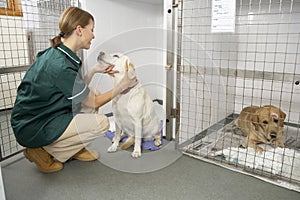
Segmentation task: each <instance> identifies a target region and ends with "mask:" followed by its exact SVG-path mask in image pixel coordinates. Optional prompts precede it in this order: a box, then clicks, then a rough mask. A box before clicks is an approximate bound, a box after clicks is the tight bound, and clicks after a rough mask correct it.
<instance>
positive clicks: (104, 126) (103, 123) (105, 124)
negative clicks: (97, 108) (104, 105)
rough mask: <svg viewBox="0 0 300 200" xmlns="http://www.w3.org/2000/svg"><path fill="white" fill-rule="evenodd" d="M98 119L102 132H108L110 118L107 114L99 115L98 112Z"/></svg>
mask: <svg viewBox="0 0 300 200" xmlns="http://www.w3.org/2000/svg"><path fill="white" fill-rule="evenodd" d="M96 116H97V119H98V120H97V121H98V126H99V130H101V132H106V131H108V129H109V119H108V117H106V116H105V115H99V114H97V115H96Z"/></svg>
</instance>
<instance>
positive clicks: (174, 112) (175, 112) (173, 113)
mask: <svg viewBox="0 0 300 200" xmlns="http://www.w3.org/2000/svg"><path fill="white" fill-rule="evenodd" d="M179 114H180V110H179V109H178V108H172V109H171V114H170V117H171V118H177V117H179Z"/></svg>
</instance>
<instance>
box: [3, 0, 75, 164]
mask: <svg viewBox="0 0 300 200" xmlns="http://www.w3.org/2000/svg"><path fill="white" fill-rule="evenodd" d="M69 6H79V7H80V1H78V0H76V1H75V0H67V1H65V0H51V1H50V0H5V1H1V4H0V33H1V35H0V131H1V132H0V144H1V149H0V150H1V152H0V159H1V160H3V159H6V158H8V157H11V156H13V155H14V154H16V153H18V152H19V151H21V150H22V149H23V147H22V146H20V145H19V144H18V143H17V142H16V140H15V137H14V135H13V131H12V128H11V125H10V114H11V109H12V107H13V104H14V101H15V97H16V93H17V87H18V85H19V84H20V82H21V80H22V78H23V76H24V75H25V72H26V70H27V69H28V68H29V66H30V64H31V63H32V62H33V61H34V59H35V55H36V54H37V53H38V52H39V51H41V50H44V49H46V48H48V47H49V46H50V43H49V39H50V38H52V37H54V36H55V35H57V34H58V20H59V17H60V14H61V13H62V11H63V10H64V9H65V8H67V7H69Z"/></svg>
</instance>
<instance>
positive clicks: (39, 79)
mask: <svg viewBox="0 0 300 200" xmlns="http://www.w3.org/2000/svg"><path fill="white" fill-rule="evenodd" d="M81 65H82V63H81V61H80V59H79V58H78V56H77V55H76V54H75V53H74V52H72V51H71V50H70V49H69V48H68V47H66V46H64V45H63V44H61V45H59V46H58V47H57V48H52V47H50V48H48V49H46V50H44V51H42V52H39V53H38V54H37V58H36V61H35V62H34V63H33V64H32V66H31V67H30V68H29V69H28V70H27V72H26V74H25V76H24V78H23V80H22V82H21V84H20V85H19V87H18V90H17V97H16V101H15V104H14V107H13V110H12V115H11V125H12V128H13V131H14V134H15V137H16V140H17V142H18V143H19V144H20V145H22V146H24V147H30V148H37V147H43V146H46V145H49V144H51V143H53V142H54V141H55V140H57V139H58V138H59V137H60V136H61V135H62V134H63V132H64V131H65V130H66V128H67V127H68V125H69V124H70V122H71V120H72V119H73V116H74V115H75V114H76V113H77V112H78V110H79V109H80V102H81V101H82V100H84V99H85V98H86V97H87V95H88V93H89V91H90V90H89V88H88V86H87V85H86V83H85V82H84V81H83V79H82V75H81V73H80V68H81Z"/></svg>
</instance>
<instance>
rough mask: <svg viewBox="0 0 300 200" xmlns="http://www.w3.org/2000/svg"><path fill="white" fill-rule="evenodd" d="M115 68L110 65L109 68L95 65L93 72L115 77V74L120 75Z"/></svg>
mask: <svg viewBox="0 0 300 200" xmlns="http://www.w3.org/2000/svg"><path fill="white" fill-rule="evenodd" d="M114 67H115V65H114V64H109V65H108V66H103V65H101V64H99V63H98V64H96V65H94V67H93V70H94V72H95V73H103V74H108V75H110V76H112V77H114V76H115V75H114V74H115V73H119V71H118V70H113V68H114Z"/></svg>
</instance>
